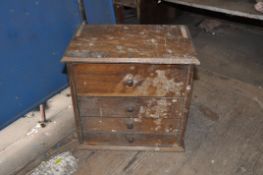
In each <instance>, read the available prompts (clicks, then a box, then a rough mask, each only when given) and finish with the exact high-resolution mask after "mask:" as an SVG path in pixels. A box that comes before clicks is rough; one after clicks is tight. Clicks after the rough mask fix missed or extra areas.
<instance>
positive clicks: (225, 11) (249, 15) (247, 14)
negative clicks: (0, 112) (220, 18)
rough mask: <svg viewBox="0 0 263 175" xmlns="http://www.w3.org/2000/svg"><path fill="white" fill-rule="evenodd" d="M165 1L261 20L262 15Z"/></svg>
mask: <svg viewBox="0 0 263 175" xmlns="http://www.w3.org/2000/svg"><path fill="white" fill-rule="evenodd" d="M165 1H166V2H171V3H175V4H180V5H185V6H190V7H195V8H199V9H205V10H209V11H215V12H220V13H225V14H228V15H234V16H240V17H245V18H251V19H257V20H263V15H260V14H258V15H256V14H250V13H246V12H241V11H236V10H230V9H224V8H219V7H215V6H210V5H202V4H195V3H190V2H184V1H179V0H165ZM255 12H256V11H255Z"/></svg>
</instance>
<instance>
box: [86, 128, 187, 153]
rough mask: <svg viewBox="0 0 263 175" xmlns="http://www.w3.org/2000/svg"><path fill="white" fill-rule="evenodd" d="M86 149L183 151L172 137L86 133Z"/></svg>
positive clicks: (180, 145)
mask: <svg viewBox="0 0 263 175" xmlns="http://www.w3.org/2000/svg"><path fill="white" fill-rule="evenodd" d="M82 147H84V148H91V149H92V148H94V149H114V150H122V149H123V150H152V151H183V150H184V149H183V144H178V141H177V140H176V139H175V137H174V136H172V135H153V134H123V133H89V132H85V133H84V143H83V144H82Z"/></svg>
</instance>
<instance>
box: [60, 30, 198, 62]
mask: <svg viewBox="0 0 263 175" xmlns="http://www.w3.org/2000/svg"><path fill="white" fill-rule="evenodd" d="M62 61H63V62H89V63H154V64H158V63H159V64H199V61H198V59H197V58H196V53H195V50H194V48H193V45H192V42H191V38H190V35H189V32H188V29H187V27H185V26H183V25H180V26H179V25H178V26H175V25H173V26H171V25H114V26H109V25H86V26H84V28H83V30H82V32H81V34H80V35H79V36H78V37H75V38H74V39H73V41H72V42H71V43H70V45H69V47H68V50H67V52H66V54H65V56H64V58H63V60H62Z"/></svg>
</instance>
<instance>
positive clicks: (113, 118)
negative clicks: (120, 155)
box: [62, 25, 199, 151]
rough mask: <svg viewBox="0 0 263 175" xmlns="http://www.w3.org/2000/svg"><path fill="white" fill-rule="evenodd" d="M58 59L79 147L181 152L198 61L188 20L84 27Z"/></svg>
mask: <svg viewBox="0 0 263 175" xmlns="http://www.w3.org/2000/svg"><path fill="white" fill-rule="evenodd" d="M62 61H63V62H65V63H66V64H67V68H68V74H69V79H70V87H71V91H72V99H73V105H74V112H75V119H76V125H77V133H78V138H79V141H80V143H81V145H82V146H83V147H86V148H96V149H127V150H155V151H159V150H160V151H182V150H183V148H184V132H185V127H186V122H187V115H188V110H189V105H190V99H191V91H192V78H193V65H194V64H199V61H198V60H197V58H196V54H195V51H194V48H193V46H192V42H191V38H190V36H189V32H188V30H187V28H186V27H185V26H168V25H96V26H92V25H84V26H82V27H81V28H80V29H79V31H78V32H77V35H76V37H75V38H74V39H73V40H72V42H71V43H70V45H69V47H68V50H67V52H66V54H65V56H64V58H63V60H62Z"/></svg>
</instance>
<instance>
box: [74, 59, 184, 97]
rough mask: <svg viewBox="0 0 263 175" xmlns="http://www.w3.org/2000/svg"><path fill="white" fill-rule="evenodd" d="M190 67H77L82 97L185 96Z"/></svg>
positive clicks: (75, 75)
mask: <svg viewBox="0 0 263 175" xmlns="http://www.w3.org/2000/svg"><path fill="white" fill-rule="evenodd" d="M187 69H188V68H187V65H151V64H75V65H74V66H73V72H74V75H73V76H74V79H75V80H76V81H75V83H76V88H77V93H78V95H91V96H170V97H171V96H184V95H185V93H186V91H187V88H189V87H187V85H186V81H187V73H188V72H187V71H188V70H187Z"/></svg>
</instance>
